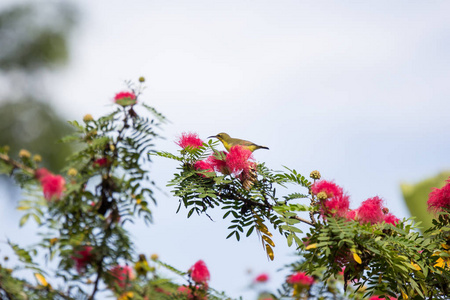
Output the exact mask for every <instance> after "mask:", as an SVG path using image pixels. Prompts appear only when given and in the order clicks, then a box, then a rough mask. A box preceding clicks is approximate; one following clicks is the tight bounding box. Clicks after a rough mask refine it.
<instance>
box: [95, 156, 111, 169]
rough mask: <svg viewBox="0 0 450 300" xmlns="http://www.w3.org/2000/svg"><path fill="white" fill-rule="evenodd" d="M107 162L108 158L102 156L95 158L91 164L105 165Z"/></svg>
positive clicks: (96, 165)
mask: <svg viewBox="0 0 450 300" xmlns="http://www.w3.org/2000/svg"><path fill="white" fill-rule="evenodd" d="M107 164H108V159H107V158H106V157H102V158H97V159H96V160H95V161H94V163H93V165H94V167H99V168H101V167H105V166H106V165H107Z"/></svg>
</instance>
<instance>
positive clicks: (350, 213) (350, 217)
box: [346, 209, 356, 220]
mask: <svg viewBox="0 0 450 300" xmlns="http://www.w3.org/2000/svg"><path fill="white" fill-rule="evenodd" d="M355 218H356V210H354V209H353V210H349V211H348V212H347V215H346V219H347V220H354V219H355Z"/></svg>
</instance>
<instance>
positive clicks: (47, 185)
mask: <svg viewBox="0 0 450 300" xmlns="http://www.w3.org/2000/svg"><path fill="white" fill-rule="evenodd" d="M40 181H41V185H42V190H43V191H44V198H45V199H47V201H52V200H59V199H60V198H61V195H62V192H63V191H64V189H65V184H66V180H65V179H64V177H62V176H61V175H53V174H48V175H44V177H42V178H40Z"/></svg>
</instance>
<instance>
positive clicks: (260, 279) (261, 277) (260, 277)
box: [255, 273, 269, 282]
mask: <svg viewBox="0 0 450 300" xmlns="http://www.w3.org/2000/svg"><path fill="white" fill-rule="evenodd" d="M268 280H269V275H267V274H266V273H262V274H260V275H258V276H256V278H255V282H267V281H268Z"/></svg>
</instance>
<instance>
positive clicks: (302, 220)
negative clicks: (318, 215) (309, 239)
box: [291, 216, 314, 226]
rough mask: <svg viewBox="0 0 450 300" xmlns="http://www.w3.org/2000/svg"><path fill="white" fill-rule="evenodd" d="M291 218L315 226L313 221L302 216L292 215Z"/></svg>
mask: <svg viewBox="0 0 450 300" xmlns="http://www.w3.org/2000/svg"><path fill="white" fill-rule="evenodd" d="M291 218H292V219H295V220H298V221H300V222H303V223H306V224H308V225H311V226H314V223H313V222H311V221H308V220H306V219H303V218H300V217H298V216H294V217H291Z"/></svg>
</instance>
